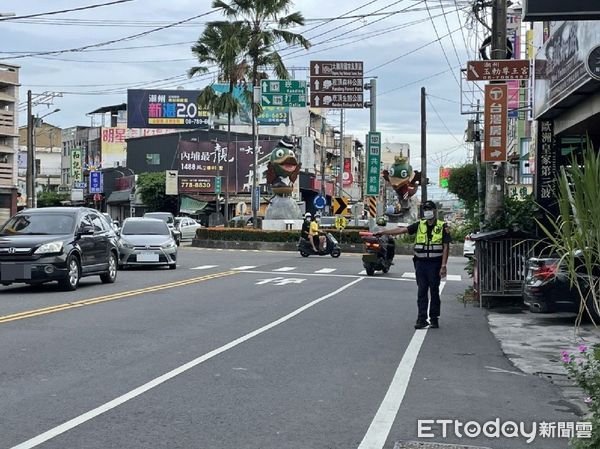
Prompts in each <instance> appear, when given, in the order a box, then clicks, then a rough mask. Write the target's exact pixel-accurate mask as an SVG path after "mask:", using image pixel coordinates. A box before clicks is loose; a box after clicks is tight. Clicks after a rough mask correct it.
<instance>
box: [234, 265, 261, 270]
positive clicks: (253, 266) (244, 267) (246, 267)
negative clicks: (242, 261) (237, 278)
mask: <svg viewBox="0 0 600 449" xmlns="http://www.w3.org/2000/svg"><path fill="white" fill-rule="evenodd" d="M252 268H256V265H242V266H241V267H235V268H232V270H233V271H244V270H251V269H252Z"/></svg>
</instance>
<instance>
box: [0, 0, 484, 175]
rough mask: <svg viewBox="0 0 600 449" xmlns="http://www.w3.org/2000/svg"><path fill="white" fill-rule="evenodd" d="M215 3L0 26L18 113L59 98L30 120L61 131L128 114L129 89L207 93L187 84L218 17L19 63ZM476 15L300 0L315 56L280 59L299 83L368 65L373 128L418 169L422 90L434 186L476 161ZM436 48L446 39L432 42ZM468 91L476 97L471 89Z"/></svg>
mask: <svg viewBox="0 0 600 449" xmlns="http://www.w3.org/2000/svg"><path fill="white" fill-rule="evenodd" d="M109 1H110V0H53V1H52V2H47V1H33V0H3V1H2V3H0V13H15V14H16V15H17V16H23V15H28V14H35V13H42V12H49V11H57V10H62V9H72V8H76V7H82V6H89V5H94V4H101V3H106V2H109ZM211 3H212V2H211V1H210V0H172V1H168V2H166V1H164V0H133V1H130V2H126V3H122V4H116V5H111V6H104V7H101V8H94V9H89V10H84V11H77V12H70V13H66V14H57V15H46V16H41V17H37V18H31V19H22V20H6V21H0V42H2V45H1V46H0V58H2V61H4V62H8V63H13V64H17V65H19V66H21V71H20V77H21V92H20V96H21V101H22V102H23V101H25V98H26V97H25V96H26V92H27V90H28V89H31V90H32V91H33V93H34V94H37V93H42V92H46V91H51V92H62V97H60V98H55V100H54V105H53V106H51V107H50V108H48V107H46V106H37V107H36V108H35V109H34V113H39V115H43V114H45V113H47V112H49V111H52V110H53V109H55V108H60V109H61V110H60V112H57V113H55V114H53V115H52V116H49V117H48V118H47V121H48V122H50V123H52V124H55V125H57V126H60V127H69V126H74V125H89V123H90V119H89V117H87V116H86V113H88V112H90V111H92V110H94V109H96V108H98V107H101V106H106V105H113V104H119V103H123V102H126V99H127V98H126V89H127V88H128V87H129V88H165V89H169V88H177V87H178V86H183V87H184V88H186V89H194V88H200V87H203V86H205V85H206V84H207V83H209V82H210V80H207V79H202V78H198V79H197V80H196V79H192V80H190V79H188V78H187V77H186V76H185V73H186V70H187V69H188V68H189V67H190V66H192V65H194V59H193V57H192V55H191V51H190V46H191V44H192V43H193V42H194V41H195V40H196V39H197V38H198V36H199V35H200V34H201V32H202V29H203V26H204V23H206V22H207V21H209V20H215V19H220V18H221V16H220V15H219V13H213V14H210V15H208V16H206V17H202V18H199V19H196V20H194V21H192V22H191V23H186V24H184V25H180V26H176V27H172V28H168V29H165V30H162V31H157V32H154V33H151V34H148V35H147V36H143V37H139V38H136V39H130V40H126V41H123V42H118V43H114V44H111V45H105V46H101V47H95V48H93V49H90V50H95V51H90V50H88V51H79V52H65V53H62V54H58V55H39V56H33V57H32V56H30V57H25V58H18V59H16V58H13V59H11V57H12V56H15V55H18V54H22V53H14V52H41V51H55V50H66V49H73V48H78V47H82V46H87V45H91V44H97V43H101V42H105V41H111V40H116V39H120V38H123V37H126V36H130V35H132V34H137V33H141V32H144V31H148V30H150V29H152V28H156V27H159V26H161V25H167V24H169V23H172V22H177V21H180V20H184V19H187V18H190V17H192V16H196V15H199V14H202V13H206V12H209V11H211V10H212V9H211ZM469 3H470V2H468V1H464V0H441V1H440V0H427V1H426V2H425V1H424V0H399V1H398V0H370V1H369V0H331V1H323V0H297V1H296V2H295V5H294V7H293V10H296V11H300V12H301V13H302V14H303V15H304V17H305V19H306V25H305V26H304V27H301V28H297V29H295V30H294V31H296V32H302V33H303V34H304V35H305V37H307V38H308V39H310V40H311V42H312V43H313V47H312V48H311V49H310V50H308V51H305V50H298V49H289V48H285V47H282V48H281V54H282V55H283V56H284V62H285V63H286V65H287V66H288V68H290V72H292V73H293V74H294V75H295V78H296V79H306V77H307V76H308V72H307V70H306V69H307V68H308V64H309V61H310V60H342V61H343V60H351V61H355V60H360V61H364V67H365V77H367V76H376V77H377V79H378V81H377V82H378V93H379V95H378V98H377V102H378V108H377V116H378V117H377V122H378V123H377V125H378V126H377V128H378V130H379V131H381V132H382V139H383V141H384V142H385V141H389V142H406V143H409V144H410V146H411V156H412V157H411V159H412V164H413V166H415V168H417V169H418V167H419V165H420V159H419V158H420V147H421V145H420V90H421V87H422V86H423V87H425V88H426V89H427V92H428V94H430V96H429V97H428V101H427V109H428V126H427V130H428V145H427V149H428V153H429V155H430V157H429V158H428V159H429V165H428V167H429V172H430V174H431V176H430V177H431V178H432V179H433V178H435V179H437V175H435V174H434V173H435V171H436V170H437V168H438V167H439V165H440V164H442V165H446V166H448V165H452V164H460V163H463V162H465V161H466V160H467V156H468V153H467V147H466V146H465V145H461V144H462V143H463V133H464V129H465V127H466V120H467V119H468V118H470V117H469V116H467V115H461V105H460V99H461V93H460V92H461V90H460V87H459V84H460V69H459V67H465V61H467V60H468V59H474V50H473V49H474V48H475V46H476V40H475V39H476V35H477V30H480V28H481V27H478V28H477V30H475V29H474V27H473V25H472V21H471V20H470V19H469V17H468V16H467V14H466V12H467V11H468V10H469V8H468V4H469ZM325 6H326V7H325ZM426 6H428V9H429V11H428V9H427V8H426ZM460 8H462V9H460ZM353 10H355V11H353ZM381 13H386V14H385V15H381ZM365 14H371V15H370V16H368V17H362V18H361V17H355V16H357V15H365ZM340 16H341V17H342V18H340ZM347 16H352V17H351V18H349V17H347ZM332 19H336V20H332ZM449 33H451V34H450V35H449ZM438 37H439V38H441V39H440V40H439V41H436V40H437V39H438ZM165 44H173V45H165ZM427 44H429V45H427ZM440 44H441V45H440ZM157 45H160V46H157ZM124 47H129V49H124ZM131 47H142V48H131ZM334 47H335V48H334ZM442 47H443V49H442ZM99 50H100V51H99ZM25 54H26V53H25ZM384 64H385V65H384ZM158 80H163V81H158ZM365 81H367V80H366V79H365ZM464 84H465V83H463V85H464ZM467 87H468V88H472V86H464V88H465V89H466V88H467ZM365 97H368V92H365ZM473 98H477V97H473V95H472V94H470V93H469V94H464V95H463V101H464V102H465V103H467V104H465V105H464V106H463V109H465V110H466V109H469V106H468V103H469V102H471V101H473ZM330 118H331V120H332V121H334V122H337V123H339V115H336V114H334V113H332V114H331V117H330ZM21 122H22V123H23V122H24V115H21ZM368 127H369V111H368V109H364V110H348V112H347V120H346V129H347V131H348V132H350V133H352V134H354V135H355V136H356V137H358V138H360V139H361V140H363V139H364V135H365V133H366V132H367V131H368Z"/></svg>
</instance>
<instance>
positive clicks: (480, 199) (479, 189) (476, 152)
mask: <svg viewBox="0 0 600 449" xmlns="http://www.w3.org/2000/svg"><path fill="white" fill-rule="evenodd" d="M479 102H480V100H479V99H478V100H477V114H475V129H474V130H473V131H474V132H473V134H474V139H475V140H474V142H473V143H474V148H473V153H474V154H473V156H474V157H475V164H476V165H475V166H476V168H477V222H478V223H479V230H480V231H481V230H483V198H484V196H485V194H484V192H483V182H482V181H483V179H482V176H481V169H482V167H481V128H480V126H479V106H480V103H479Z"/></svg>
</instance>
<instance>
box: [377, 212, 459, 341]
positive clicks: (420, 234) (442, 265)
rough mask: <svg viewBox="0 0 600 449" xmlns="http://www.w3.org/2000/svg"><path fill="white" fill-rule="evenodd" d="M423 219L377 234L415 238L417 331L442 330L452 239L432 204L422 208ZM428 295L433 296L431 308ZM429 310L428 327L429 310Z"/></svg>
mask: <svg viewBox="0 0 600 449" xmlns="http://www.w3.org/2000/svg"><path fill="white" fill-rule="evenodd" d="M422 210H423V218H422V219H421V220H419V221H418V222H416V223H413V224H411V225H409V226H400V227H398V228H394V229H387V230H384V231H381V232H377V233H376V235H399V234H410V235H415V246H414V257H413V261H414V265H415V275H416V279H417V287H418V292H417V307H418V309H419V310H418V315H417V322H416V324H415V329H423V328H425V327H427V326H428V325H429V327H430V328H434V329H437V328H438V327H439V316H440V306H441V303H440V282H441V278H443V277H446V263H447V262H448V252H449V248H450V242H451V240H452V239H451V237H450V233H449V232H448V227H447V225H446V223H444V221H442V220H438V218H437V207H436V205H435V203H434V202H433V201H425V202H424V203H423V204H422ZM428 294H431V304H429V297H428ZM428 306H429V323H427V309H428Z"/></svg>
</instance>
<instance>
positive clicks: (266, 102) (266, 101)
mask: <svg viewBox="0 0 600 449" xmlns="http://www.w3.org/2000/svg"><path fill="white" fill-rule="evenodd" d="M262 102H263V103H265V104H271V102H270V101H269V97H265V96H264V95H263V96H262Z"/></svg>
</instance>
